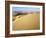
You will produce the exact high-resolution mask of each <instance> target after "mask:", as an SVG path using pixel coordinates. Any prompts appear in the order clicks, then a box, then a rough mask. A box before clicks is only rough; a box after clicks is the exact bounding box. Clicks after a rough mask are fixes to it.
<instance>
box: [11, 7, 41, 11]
mask: <svg viewBox="0 0 46 38" xmlns="http://www.w3.org/2000/svg"><path fill="white" fill-rule="evenodd" d="M12 10H13V11H34V12H36V11H40V8H33V7H13V8H12Z"/></svg>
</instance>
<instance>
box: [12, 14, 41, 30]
mask: <svg viewBox="0 0 46 38" xmlns="http://www.w3.org/2000/svg"><path fill="white" fill-rule="evenodd" d="M20 16H21V15H20ZM20 16H17V17H15V21H13V30H35V29H40V14H37V13H33V14H27V15H24V16H21V17H20ZM19 17H20V18H19Z"/></svg>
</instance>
